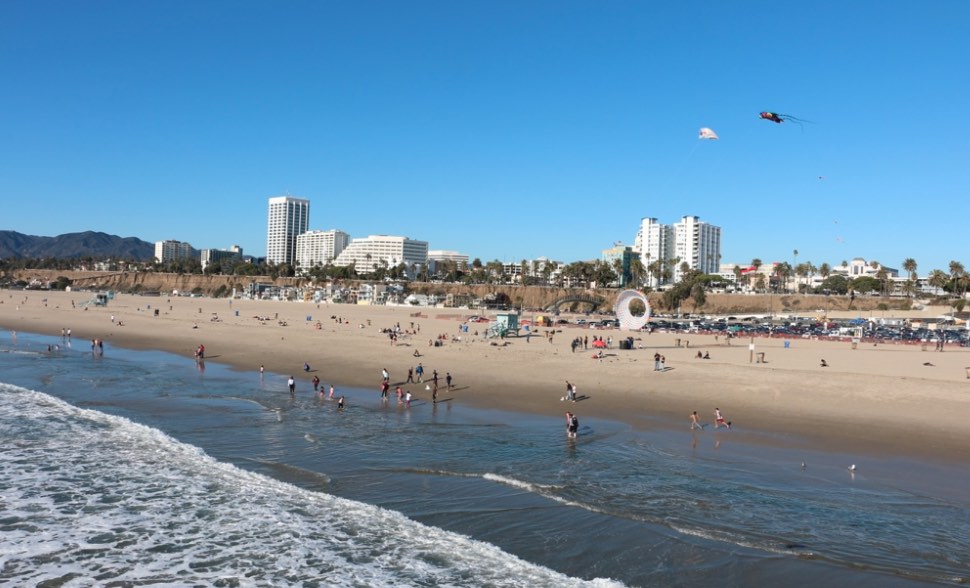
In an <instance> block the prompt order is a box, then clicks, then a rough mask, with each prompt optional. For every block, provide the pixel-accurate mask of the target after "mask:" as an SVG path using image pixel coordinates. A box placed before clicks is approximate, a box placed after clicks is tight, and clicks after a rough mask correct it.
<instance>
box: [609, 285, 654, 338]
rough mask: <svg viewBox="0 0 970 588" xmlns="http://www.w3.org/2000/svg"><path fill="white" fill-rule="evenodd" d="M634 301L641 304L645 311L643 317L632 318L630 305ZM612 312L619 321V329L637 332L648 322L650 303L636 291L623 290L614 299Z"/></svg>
mask: <svg viewBox="0 0 970 588" xmlns="http://www.w3.org/2000/svg"><path fill="white" fill-rule="evenodd" d="M634 300H639V301H640V302H643V307H644V308H645V309H646V310H645V311H644V313H643V316H633V313H631V312H630V303H631V302H633V301H634ZM613 312H614V313H616V318H617V320H618V321H620V329H622V330H624V331H639V330H640V329H642V328H643V325H645V324H647V321H649V320H650V303H649V302H648V301H647V297H646V296H644V295H643V294H641V293H640V292H638V291H636V290H624V291H622V292H620V295H619V296H617V297H616V304H614V305H613Z"/></svg>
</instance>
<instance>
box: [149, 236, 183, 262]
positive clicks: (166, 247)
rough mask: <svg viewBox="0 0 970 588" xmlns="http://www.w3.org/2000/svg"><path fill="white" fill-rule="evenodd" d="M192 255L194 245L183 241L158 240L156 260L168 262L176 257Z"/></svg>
mask: <svg viewBox="0 0 970 588" xmlns="http://www.w3.org/2000/svg"><path fill="white" fill-rule="evenodd" d="M188 257H192V246H191V245H189V244H188V243H183V242H182V241H156V242H155V260H156V261H158V262H159V263H168V262H170V261H175V260H176V259H186V258H188Z"/></svg>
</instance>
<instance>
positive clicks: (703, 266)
mask: <svg viewBox="0 0 970 588" xmlns="http://www.w3.org/2000/svg"><path fill="white" fill-rule="evenodd" d="M634 247H635V249H637V250H638V251H639V252H640V261H641V262H642V263H643V267H644V268H645V269H646V270H647V276H646V282H647V285H648V286H650V287H651V288H656V287H657V286H660V285H663V284H667V283H672V282H677V281H679V280H680V279H681V277H682V273H683V272H681V270H680V266H681V265H682V264H683V263H685V262H686V263H687V266H688V267H689V268H691V269H696V270H698V271H701V272H704V273H708V274H714V273H717V271H718V267H719V264H720V260H721V228H720V227H715V226H714V225H712V224H709V223H705V222H702V221H701V220H700V217H697V216H685V217H683V218H681V219H680V222H678V223H675V224H673V225H664V224H661V223H660V222H658V221H657V219H655V218H650V217H645V218H643V219H642V220H641V221H640V230H639V231H637V236H636V240H635V244H634ZM658 264H659V266H658ZM651 268H656V269H663V270H665V271H663V272H661V275H660V276H659V277H658V275H657V272H656V271H651ZM663 274H666V275H667V276H668V277H664V275H663Z"/></svg>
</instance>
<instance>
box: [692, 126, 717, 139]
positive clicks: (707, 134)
mask: <svg viewBox="0 0 970 588" xmlns="http://www.w3.org/2000/svg"><path fill="white" fill-rule="evenodd" d="M697 138H698V139H707V140H709V141H714V140H717V139H719V138H720V137H718V136H717V133H715V132H714V130H713V129H709V128H707V127H703V128H701V130H700V131H698V132H697Z"/></svg>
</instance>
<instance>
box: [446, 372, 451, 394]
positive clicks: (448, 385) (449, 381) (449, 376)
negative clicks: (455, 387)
mask: <svg viewBox="0 0 970 588" xmlns="http://www.w3.org/2000/svg"><path fill="white" fill-rule="evenodd" d="M445 386H447V387H448V391H449V392H450V391H451V372H445Z"/></svg>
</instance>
